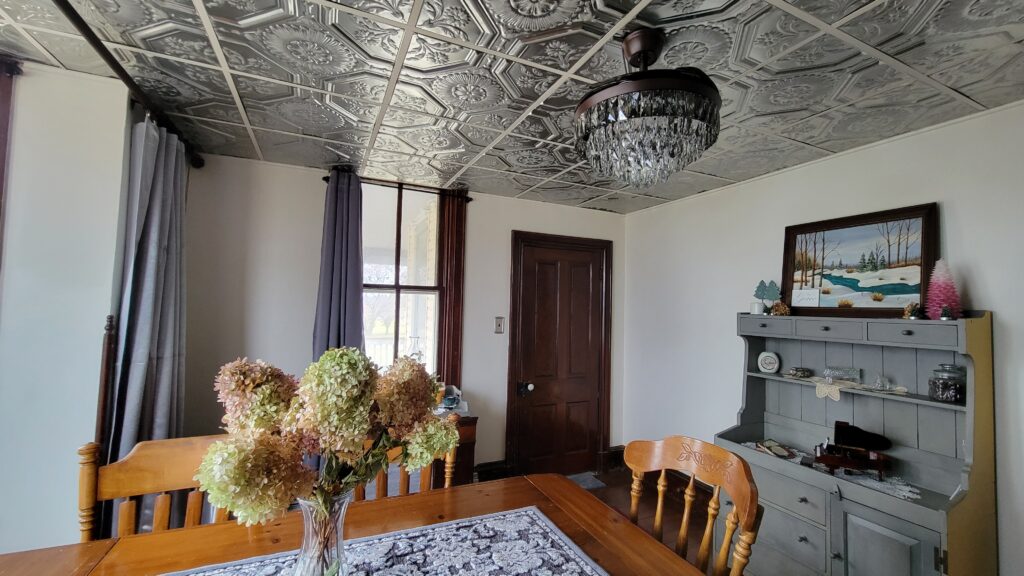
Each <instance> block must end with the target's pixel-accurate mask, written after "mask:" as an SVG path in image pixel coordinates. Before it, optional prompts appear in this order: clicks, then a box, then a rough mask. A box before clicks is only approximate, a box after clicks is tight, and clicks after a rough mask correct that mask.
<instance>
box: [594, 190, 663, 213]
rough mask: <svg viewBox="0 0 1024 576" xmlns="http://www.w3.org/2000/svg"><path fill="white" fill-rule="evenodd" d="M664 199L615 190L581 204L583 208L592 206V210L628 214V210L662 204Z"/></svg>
mask: <svg viewBox="0 0 1024 576" xmlns="http://www.w3.org/2000/svg"><path fill="white" fill-rule="evenodd" d="M665 202H666V200H662V199H661V198H651V197H649V196H633V195H632V194H623V193H621V192H615V193H613V194H609V195H607V196H602V197H600V198H597V199H595V200H591V201H589V202H587V203H585V204H584V205H583V207H584V208H593V209H594V210H602V211H604V212H615V213H618V214H629V213H630V212H636V211H637V210H643V209H645V208H650V207H652V206H657V205H659V204H664V203H665Z"/></svg>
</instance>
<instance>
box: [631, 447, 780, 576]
mask: <svg viewBox="0 0 1024 576" xmlns="http://www.w3.org/2000/svg"><path fill="white" fill-rule="evenodd" d="M624 459H625V462H626V465H627V466H629V468H630V470H631V471H632V472H633V485H632V489H631V490H630V496H631V498H630V509H629V518H630V520H632V521H633V523H636V522H637V516H638V513H639V507H640V496H641V495H642V494H643V479H644V474H645V473H647V472H658V471H660V472H661V475H660V476H659V477H658V505H657V508H656V509H655V513H654V528H653V533H654V537H655V538H657V539H658V540H661V538H662V516H663V512H664V508H665V492H666V490H667V489H668V480H667V477H666V474H667V471H668V470H676V471H679V472H683V473H685V474H686V475H688V476H689V477H690V482H689V485H688V486H687V487H686V491H685V492H684V493H683V520H682V523H681V525H680V527H679V536H678V537H677V538H676V546H675V550H676V553H677V554H679V555H680V556H682V557H683V558H684V559H685V558H686V552H687V544H688V541H687V536H688V532H689V528H690V513H691V508H692V507H693V502H694V500H696V497H697V491H696V489H695V487H694V486H695V484H694V482H695V481H697V480H699V481H700V482H702V483H704V484H707V485H710V486H712V487H713V492H712V495H711V500H710V502H708V521H707V524H706V525H705V527H704V535H703V537H702V539H701V543H700V549H699V550H698V552H697V568H699V569H700V570H701V571H702V572H707V568H708V561H709V559H710V557H711V548H712V540H713V539H714V527H715V520H716V519H717V518H718V512H719V509H720V507H721V504H720V502H719V493H720V492H721V490H722V489H723V488H724V489H725V492H726V493H727V494H728V495H729V496H730V497H731V498H732V501H733V503H734V504H733V507H732V509H731V510H730V511H729V513H728V515H727V516H726V519H725V537H724V538H723V540H722V545H721V547H720V548H719V550H718V554H717V555H716V557H715V562H714V566H713V570H712V575H713V576H725V574H727V573H728V574H729V575H730V576H741V575H742V574H743V570H744V568H746V566H747V563H748V562H749V561H750V547H751V546H752V545H753V544H754V541H755V540H756V539H757V530H758V528H759V527H760V525H761V514H762V513H763V509H762V508H761V506H760V505H758V503H757V486H756V485H755V484H754V477H753V475H751V473H750V466H748V465H747V462H746V461H745V460H744V459H743V458H740V457H739V456H737V455H736V454H733V453H732V452H729V451H728V450H725V449H724V448H721V447H719V446H715V445H714V444H708V443H707V442H702V441H700V440H697V439H694V438H687V437H686V436H669V437H667V438H665V439H664V440H638V441H634V442H630V443H629V445H627V446H626V451H625V455H624ZM737 527H739V529H740V535H739V540H738V541H737V543H736V547H735V551H734V553H733V561H732V569H731V571H728V570H729V567H728V564H729V547H730V545H731V543H732V539H733V535H734V534H735V533H736V528H737Z"/></svg>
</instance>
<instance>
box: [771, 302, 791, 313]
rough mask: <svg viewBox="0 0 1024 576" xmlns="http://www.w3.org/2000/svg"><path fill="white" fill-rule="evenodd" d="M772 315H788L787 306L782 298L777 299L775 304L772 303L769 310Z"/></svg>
mask: <svg viewBox="0 0 1024 576" xmlns="http://www.w3.org/2000/svg"><path fill="white" fill-rule="evenodd" d="M771 315H772V316H789V306H786V303H785V302H783V301H782V300H779V301H778V302H776V303H775V304H772V310H771Z"/></svg>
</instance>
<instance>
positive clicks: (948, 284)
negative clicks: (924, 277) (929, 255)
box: [927, 260, 963, 320]
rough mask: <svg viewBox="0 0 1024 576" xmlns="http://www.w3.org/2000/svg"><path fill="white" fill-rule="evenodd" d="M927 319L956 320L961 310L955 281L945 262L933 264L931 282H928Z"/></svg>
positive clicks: (940, 261)
mask: <svg viewBox="0 0 1024 576" xmlns="http://www.w3.org/2000/svg"><path fill="white" fill-rule="evenodd" d="M927 305H928V317H929V318H931V319H932V320H939V319H941V320H956V319H957V318H959V317H960V316H961V315H962V313H963V309H962V307H961V305H960V293H959V292H958V291H957V289H956V281H955V280H954V279H953V273H952V272H951V271H950V270H949V264H947V263H946V261H945V260H939V261H938V262H936V263H935V270H934V271H933V272H932V277H931V280H930V281H929V282H928V300H927Z"/></svg>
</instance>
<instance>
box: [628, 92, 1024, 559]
mask: <svg viewBox="0 0 1024 576" xmlns="http://www.w3.org/2000/svg"><path fill="white" fill-rule="evenodd" d="M1022 125H1024V105H1020V104H1018V105H1011V106H1007V107H1003V108H1001V109H998V110H995V111H992V112H988V113H983V114H980V115H978V116H975V117H972V118H968V119H966V120H962V121H955V122H952V123H948V124H946V125H942V126H939V127H937V128H934V129H929V130H925V131H922V132H919V133H916V134H912V135H909V136H905V137H900V138H897V139H894V140H891V141H888V142H886V143H882V144H879V145H874V146H870V147H866V148H862V149H858V150H854V151H851V152H848V153H845V154H840V155H836V156H833V157H830V158H827V159H825V160H822V161H819V162H816V163H813V164H808V165H805V166H801V167H798V168H795V169H792V170H789V171H786V172H782V173H779V174H775V175H771V176H768V177H765V178H761V179H757V180H753V181H748V182H745V183H743V184H739V185H735V186H733V187H730V188H724V189H720V190H717V191H714V192H706V193H704V194H701V195H698V196H696V197H693V198H690V199H687V200H683V201H680V202H676V203H674V204H670V205H665V206H660V207H658V208H656V209H653V210H647V211H643V212H638V213H634V214H630V215H628V216H627V217H626V262H625V266H626V278H627V286H626V312H625V318H626V330H625V331H626V334H625V340H626V367H625V371H626V374H625V382H626V390H625V394H624V396H625V403H626V404H625V407H624V410H625V417H624V438H623V439H624V440H626V441H628V440H632V439H636V438H655V437H661V436H665V435H668V434H687V435H691V436H697V437H700V438H703V439H706V440H710V439H711V438H713V436H714V434H715V433H716V432H718V431H719V429H722V428H724V427H728V426H731V425H733V424H734V423H735V422H736V408H737V406H739V405H740V400H741V398H740V393H741V384H742V382H743V374H742V368H741V367H740V366H738V365H737V364H736V362H735V359H736V358H739V357H741V355H742V354H743V342H742V340H741V339H740V338H739V337H737V336H736V333H735V332H736V322H735V318H736V317H735V313H736V312H737V311H740V310H744V309H746V308H747V305H748V303H749V302H750V301H751V300H752V297H751V294H752V293H753V289H754V286H755V285H756V284H757V281H758V280H760V279H762V278H766V279H771V278H774V279H778V278H779V276H780V274H781V268H782V247H783V235H784V229H785V227H786V226H788V225H790V224H799V223H802V222H813V221H816V220H823V219H827V218H836V217H840V216H847V215H851V214H860V213H866V212H873V211H877V210H885V209H889V208H897V207H901V206H910V205H914V204H922V203H925V202H933V201H936V202H939V204H940V208H939V210H940V218H941V245H942V255H943V256H944V257H946V258H948V259H949V260H950V263H951V264H952V266H953V267H954V272H955V274H956V276H957V279H958V281H959V282H960V284H961V286H962V287H963V288H964V289H963V292H964V293H965V298H966V299H967V301H968V302H969V303H970V304H971V305H972V306H973V307H977V308H986V309H990V310H993V311H994V342H995V363H996V371H995V394H996V442H997V477H998V482H999V493H998V503H999V514H1000V516H999V528H1000V536H1001V538H1000V544H1001V546H1000V565H1001V572H1002V573H1003V574H1015V573H1016V570H1017V567H1019V566H1021V565H1024V549H1022V548H1021V547H1020V546H1017V545H1016V543H1015V535H1017V534H1019V533H1021V532H1022V531H1024V492H1022V491H1020V490H1019V489H1016V488H1015V484H1016V480H1017V479H1019V478H1020V477H1021V476H1022V475H1024V357H1021V356H1020V354H1019V353H1018V352H1019V350H1020V349H1021V347H1022V346H1024V299H1022V297H1021V293H1020V288H1019V287H1024V266H1022V265H1021V264H1020V246H1021V245H1022V243H1024V229H1022V228H1021V226H1020V222H1021V220H1022V218H1024V194H1022V190H1021V182H1024V164H1022V163H1021V162H1020V160H1019V152H1018V151H1019V150H1020V149H1022V148H1024V132H1022V131H1021V130H1020V126H1022Z"/></svg>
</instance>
